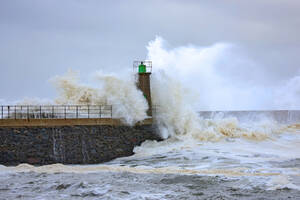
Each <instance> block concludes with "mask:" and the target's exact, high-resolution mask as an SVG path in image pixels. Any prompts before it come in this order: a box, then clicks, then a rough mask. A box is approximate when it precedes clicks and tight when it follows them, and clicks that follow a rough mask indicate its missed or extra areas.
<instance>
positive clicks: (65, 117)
mask: <svg viewBox="0 0 300 200" xmlns="http://www.w3.org/2000/svg"><path fill="white" fill-rule="evenodd" d="M64 107H65V119H67V106H66V105H65V106H64Z"/></svg>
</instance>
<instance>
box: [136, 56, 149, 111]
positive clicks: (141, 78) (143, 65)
mask: <svg viewBox="0 0 300 200" xmlns="http://www.w3.org/2000/svg"><path fill="white" fill-rule="evenodd" d="M133 68H134V70H135V71H137V72H138V81H137V87H138V88H139V89H140V90H141V91H142V92H143V95H144V97H145V98H146V100H147V102H148V106H149V109H148V111H147V114H148V116H152V102H151V90H150V75H151V72H152V62H151V61H148V60H147V61H146V60H145V61H134V62H133Z"/></svg>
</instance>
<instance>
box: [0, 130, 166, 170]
mask: <svg viewBox="0 0 300 200" xmlns="http://www.w3.org/2000/svg"><path fill="white" fill-rule="evenodd" d="M145 140H161V138H160V137H159V136H158V135H157V134H156V129H155V127H154V126H152V125H140V126H135V127H129V126H106V125H101V126H96V125H94V126H59V127H22V128H21V127H20V128H12V127H6V128H5V127H0V164H2V165H17V164H20V163H29V164H34V165H44V164H53V163H64V164H96V163H101V162H106V161H109V160H112V159H114V158H117V157H123V156H130V155H132V154H133V148H134V147H135V146H137V145H140V144H141V143H142V142H144V141H145Z"/></svg>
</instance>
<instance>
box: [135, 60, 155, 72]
mask: <svg viewBox="0 0 300 200" xmlns="http://www.w3.org/2000/svg"><path fill="white" fill-rule="evenodd" d="M137 68H138V69H137ZM133 69H134V71H136V70H137V71H138V73H139V74H145V73H147V74H148V73H150V74H151V72H152V62H151V61H149V60H144V61H134V62H133Z"/></svg>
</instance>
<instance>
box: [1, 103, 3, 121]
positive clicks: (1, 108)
mask: <svg viewBox="0 0 300 200" xmlns="http://www.w3.org/2000/svg"><path fill="white" fill-rule="evenodd" d="M1 119H3V106H1Z"/></svg>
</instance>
